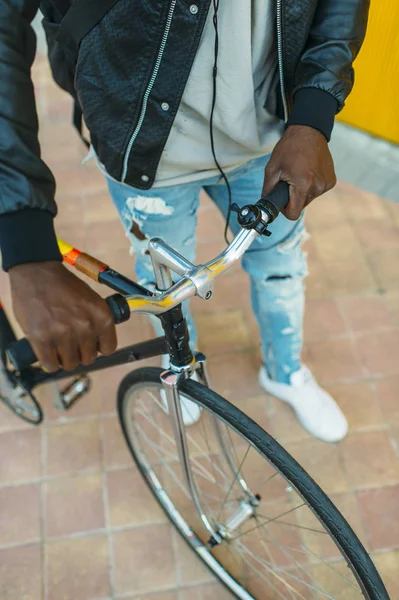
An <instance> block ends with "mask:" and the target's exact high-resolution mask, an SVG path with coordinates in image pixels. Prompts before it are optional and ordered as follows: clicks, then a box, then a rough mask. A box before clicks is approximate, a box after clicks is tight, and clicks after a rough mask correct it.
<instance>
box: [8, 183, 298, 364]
mask: <svg viewBox="0 0 399 600" xmlns="http://www.w3.org/2000/svg"><path fill="white" fill-rule="evenodd" d="M288 202H289V186H288V184H287V183H285V182H280V183H279V184H277V186H276V187H275V188H274V189H273V190H272V192H271V193H270V194H269V195H268V196H267V198H261V199H260V200H259V201H258V202H257V203H256V204H255V205H248V206H244V207H243V208H240V209H238V210H237V212H238V221H239V223H240V225H241V227H242V229H241V231H240V232H239V233H238V234H237V235H236V236H235V238H234V239H233V241H232V242H231V243H230V244H229V245H228V246H227V248H225V250H224V251H223V252H221V253H220V254H219V256H217V257H216V258H214V259H213V260H210V261H209V262H207V263H205V264H204V265H199V266H195V265H191V264H190V263H188V262H187V261H186V260H185V259H183V257H181V256H180V255H179V254H178V253H177V252H176V251H175V250H173V248H171V247H170V246H168V245H167V244H165V243H164V242H163V241H162V240H160V239H158V238H155V239H152V240H150V242H149V250H150V254H151V257H152V259H153V263H154V265H156V264H162V265H164V266H167V267H168V268H172V270H175V271H176V272H178V273H179V274H180V275H182V277H181V279H180V280H179V281H178V282H177V283H176V284H174V285H172V286H171V287H169V289H167V290H166V291H165V292H163V293H161V294H157V295H154V296H149V295H145V294H138V295H131V296H127V297H124V296H122V295H121V294H113V295H112V296H109V297H108V298H106V302H107V304H108V306H109V308H110V310H111V313H112V316H113V318H114V322H115V324H119V323H123V322H124V321H127V320H128V319H129V318H130V315H131V314H132V313H144V314H154V315H159V314H162V313H164V312H166V311H167V310H170V309H172V308H174V307H175V306H177V305H178V304H181V302H183V301H184V300H187V299H188V298H190V297H191V296H195V295H198V296H201V297H202V298H204V299H206V300H208V299H209V298H211V296H212V284H213V280H214V279H216V277H218V276H219V275H221V274H222V273H224V271H226V270H227V269H228V268H229V267H231V266H232V265H233V264H234V263H235V262H236V261H237V260H239V259H240V258H241V256H242V255H243V254H244V252H245V251H246V250H247V249H248V248H249V247H250V246H251V244H252V242H253V241H254V239H255V238H256V236H257V235H259V234H260V235H270V232H268V231H267V225H268V224H270V223H271V222H272V221H274V220H275V219H276V218H277V216H278V215H279V213H280V211H281V210H283V209H284V208H285V207H286V206H287V204H288ZM237 208H238V207H237ZM85 256H87V255H85ZM89 258H90V257H89ZM174 267H175V268H174ZM85 272H86V274H89V275H90V273H88V272H87V270H86V271H85ZM116 275H118V274H116ZM7 355H8V358H9V360H10V362H11V364H12V365H13V366H14V367H15V369H17V370H18V371H21V370H23V369H26V368H28V367H29V366H31V365H33V364H34V363H35V362H37V358H36V355H35V353H34V351H33V348H32V346H31V345H30V343H29V341H28V340H27V339H26V338H24V339H22V340H18V341H17V342H13V343H12V344H10V346H9V347H8V349H7Z"/></svg>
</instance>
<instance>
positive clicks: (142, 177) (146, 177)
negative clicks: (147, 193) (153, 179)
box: [141, 175, 150, 183]
mask: <svg viewBox="0 0 399 600" xmlns="http://www.w3.org/2000/svg"><path fill="white" fill-rule="evenodd" d="M149 180H150V178H149V177H148V175H142V176H141V181H144V182H146V183H147V181H149Z"/></svg>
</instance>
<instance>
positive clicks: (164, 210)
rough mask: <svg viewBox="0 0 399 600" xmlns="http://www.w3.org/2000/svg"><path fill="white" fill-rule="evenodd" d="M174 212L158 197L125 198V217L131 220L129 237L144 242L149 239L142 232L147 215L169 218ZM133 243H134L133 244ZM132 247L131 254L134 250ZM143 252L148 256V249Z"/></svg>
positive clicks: (139, 196) (138, 196)
mask: <svg viewBox="0 0 399 600" xmlns="http://www.w3.org/2000/svg"><path fill="white" fill-rule="evenodd" d="M173 212H174V209H173V208H172V207H171V206H167V204H166V202H165V200H164V199H163V198H160V197H159V196H153V197H151V196H141V195H137V196H131V197H130V198H127V200H126V205H125V216H126V217H128V218H129V219H131V226H130V229H129V235H133V236H134V237H135V238H136V240H138V242H142V243H143V242H146V241H147V240H148V239H149V238H148V237H147V235H146V234H145V233H143V231H142V224H143V222H144V221H145V220H146V219H147V218H148V216H149V215H153V216H160V217H165V216H170V215H172V214H173ZM133 243H134V242H133ZM136 249H137V248H136V247H134V246H133V247H132V253H134V251H135V250H136ZM142 250H143V254H146V255H148V254H149V251H148V248H146V249H145V250H144V248H143V249H142Z"/></svg>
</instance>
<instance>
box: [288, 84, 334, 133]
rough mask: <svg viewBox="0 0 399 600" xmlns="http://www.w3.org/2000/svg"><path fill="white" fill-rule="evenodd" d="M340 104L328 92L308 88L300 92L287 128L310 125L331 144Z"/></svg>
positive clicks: (295, 97) (295, 100) (296, 97)
mask: <svg viewBox="0 0 399 600" xmlns="http://www.w3.org/2000/svg"><path fill="white" fill-rule="evenodd" d="M337 109H338V102H337V100H336V99H335V98H334V96H332V95H331V94H329V93H328V92H324V91H323V90H319V89H318V88H313V87H308V88H302V89H300V90H298V92H297V93H296V94H295V96H294V104H293V107H292V110H291V114H290V115H289V118H288V121H287V123H286V127H289V126H290V125H308V126H309V127H313V128H314V129H317V130H318V131H320V133H322V134H323V135H324V136H325V138H326V140H327V141H328V142H329V141H330V138H331V132H332V130H333V127H334V118H335V115H336V112H337Z"/></svg>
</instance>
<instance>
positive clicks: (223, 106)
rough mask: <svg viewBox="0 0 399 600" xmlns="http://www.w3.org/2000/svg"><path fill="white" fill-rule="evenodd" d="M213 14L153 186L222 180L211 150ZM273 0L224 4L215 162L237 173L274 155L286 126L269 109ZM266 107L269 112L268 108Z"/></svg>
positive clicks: (273, 74) (273, 81) (224, 0)
mask: <svg viewBox="0 0 399 600" xmlns="http://www.w3.org/2000/svg"><path fill="white" fill-rule="evenodd" d="M212 18H213V8H212V5H211V8H210V10H209V15H208V19H207V22H206V24H205V28H204V32H203V35H202V39H201V42H200V46H199V48H198V52H197V55H196V57H195V60H194V64H193V66H192V69H191V73H190V76H189V79H188V82H187V85H186V88H185V91H184V94H183V98H182V101H181V104H180V107H179V110H178V113H177V115H176V118H175V121H174V124H173V127H172V129H171V132H170V135H169V138H168V141H167V143H166V146H165V149H164V152H163V154H162V158H161V162H160V164H159V168H158V172H157V176H156V180H155V187H160V186H166V185H175V184H181V183H187V182H191V181H195V180H198V179H202V178H205V177H211V176H213V175H217V174H218V171H217V169H216V167H215V163H214V159H213V156H212V151H211V145H210V133H209V120H210V113H211V103H212V90H213V80H212V70H213V63H214V42H215V30H214V26H213V22H212ZM275 22H276V14H275V2H273V0H220V7H219V12H218V30H219V58H218V76H217V99H216V108H215V114H214V136H215V149H216V156H217V159H218V161H219V163H220V164H221V166H222V167H223V168H224V169H225V171H226V172H228V171H229V170H231V169H234V168H235V167H237V166H239V165H241V164H243V163H245V162H247V161H249V160H251V159H252V158H255V157H257V156H261V155H263V154H266V153H267V152H270V151H271V149H272V148H273V146H274V145H275V143H276V142H277V140H278V139H279V137H280V136H281V133H282V129H283V124H282V122H281V121H279V120H278V119H277V118H276V117H274V116H272V115H273V109H274V107H273V106H272V105H271V104H270V103H271V101H272V99H273V98H274V97H275V95H274V93H273V92H274V91H275V88H276V86H277V85H278V67H277V41H276V36H275ZM265 103H266V105H267V110H266V109H265V108H264V105H265Z"/></svg>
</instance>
